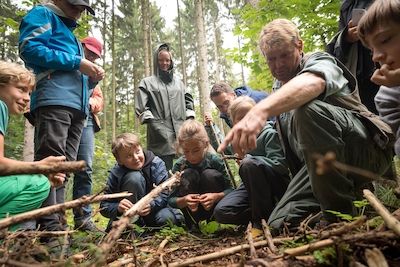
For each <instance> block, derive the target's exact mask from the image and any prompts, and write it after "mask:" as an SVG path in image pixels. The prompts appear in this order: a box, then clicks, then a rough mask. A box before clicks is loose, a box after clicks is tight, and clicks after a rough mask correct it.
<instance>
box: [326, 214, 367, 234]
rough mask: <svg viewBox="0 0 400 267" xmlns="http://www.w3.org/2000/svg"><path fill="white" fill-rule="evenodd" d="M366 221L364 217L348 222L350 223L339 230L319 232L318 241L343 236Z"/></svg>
mask: <svg viewBox="0 0 400 267" xmlns="http://www.w3.org/2000/svg"><path fill="white" fill-rule="evenodd" d="M366 220H367V217H366V216H361V217H360V218H358V219H357V220H355V221H353V222H350V223H346V224H345V225H343V226H341V227H339V228H335V229H332V230H328V231H323V232H321V235H320V239H326V238H329V237H331V236H338V235H343V234H345V233H348V232H350V231H351V230H353V229H354V228H356V227H358V226H360V225H362V224H363V223H365V222H366Z"/></svg>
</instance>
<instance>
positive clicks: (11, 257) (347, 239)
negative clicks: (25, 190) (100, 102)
mask: <svg viewBox="0 0 400 267" xmlns="http://www.w3.org/2000/svg"><path fill="white" fill-rule="evenodd" d="M384 190H385V191H384V192H386V194H389V195H390V196H383V197H387V199H386V200H383V201H384V202H386V203H385V205H386V207H387V208H388V209H389V210H390V212H389V214H392V215H393V218H396V219H397V220H399V219H400V209H399V207H400V206H399V199H396V198H395V197H394V198H393V190H392V189H384ZM375 192H376V190H375ZM388 199H392V200H393V201H395V202H393V203H389V202H387V201H388ZM361 210H362V215H363V216H359V217H354V218H347V220H346V222H342V223H338V224H334V225H330V226H328V227H327V228H321V229H319V230H316V229H312V228H310V227H308V225H307V223H308V222H307V221H305V222H304V223H303V224H302V225H301V227H299V229H298V231H297V232H296V233H293V232H292V233H291V234H290V235H289V234H284V235H280V236H275V237H273V239H272V243H273V244H274V245H275V246H276V247H274V246H271V245H270V244H271V242H267V241H265V240H267V236H268V235H265V237H264V236H263V237H259V238H256V239H255V240H251V239H250V240H249V235H248V234H247V232H248V231H246V229H245V228H244V227H237V226H231V225H219V224H217V223H215V222H210V223H208V224H206V223H204V224H202V225H200V230H199V231H195V232H193V231H191V232H188V231H186V230H185V229H184V228H182V227H178V226H168V227H164V228H162V229H144V228H140V227H137V226H134V225H129V227H128V228H129V229H130V230H129V231H127V232H125V233H124V234H123V235H121V237H120V238H119V239H118V240H117V241H116V242H115V244H114V245H113V246H112V248H111V250H110V251H109V253H107V254H104V253H103V251H102V250H101V249H100V247H101V245H102V244H103V243H104V242H106V238H105V237H106V235H105V233H101V232H98V233H85V232H80V231H74V232H72V233H70V232H65V233H60V239H64V240H67V239H69V240H70V241H71V243H70V244H71V245H70V247H69V249H65V250H61V251H56V252H54V253H53V252H52V251H51V250H49V249H48V248H47V247H46V246H44V245H42V244H41V243H40V242H39V240H40V238H39V234H38V232H26V233H24V232H14V233H13V232H5V233H4V232H3V234H5V236H3V237H4V239H3V242H0V264H1V265H2V266H76V265H79V266H171V267H172V266H290V267H293V266H370V267H372V266H374V267H378V266H400V228H399V225H398V224H397V226H396V224H395V225H391V223H390V222H389V221H386V219H385V220H383V219H382V217H381V216H378V215H377V213H376V212H375V210H374V209H372V208H371V207H370V206H369V205H368V203H367V202H364V204H363V205H362V209H361ZM360 215H361V214H360ZM364 215H365V216H364ZM68 217H70V216H68ZM343 218H344V217H343ZM94 220H95V222H96V224H97V225H98V226H100V225H103V224H104V221H99V219H96V217H95V219H94ZM397 223H398V221H397ZM131 226H132V227H131ZM387 226H389V227H387ZM396 227H397V228H396ZM389 228H392V229H393V230H391V229H389ZM396 229H397V230H396ZM396 231H397V232H396ZM252 248H253V249H252ZM275 248H276V250H275ZM198 257H202V258H198ZM382 264H386V265H382Z"/></svg>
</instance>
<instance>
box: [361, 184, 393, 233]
mask: <svg viewBox="0 0 400 267" xmlns="http://www.w3.org/2000/svg"><path fill="white" fill-rule="evenodd" d="M363 193H364V196H365V198H366V199H367V200H368V202H369V203H370V204H371V206H372V207H373V208H374V209H375V210H376V212H377V213H378V214H379V215H380V216H381V217H382V218H383V220H384V221H385V224H386V226H387V227H388V228H389V229H392V230H393V231H394V232H395V233H396V234H398V235H400V222H399V221H398V220H397V219H396V218H395V217H394V216H393V215H392V214H390V212H389V211H388V210H387V209H386V208H385V206H383V205H382V204H381V203H380V202H379V200H378V199H377V198H376V197H375V195H374V194H372V192H371V191H369V190H368V189H364V190H363Z"/></svg>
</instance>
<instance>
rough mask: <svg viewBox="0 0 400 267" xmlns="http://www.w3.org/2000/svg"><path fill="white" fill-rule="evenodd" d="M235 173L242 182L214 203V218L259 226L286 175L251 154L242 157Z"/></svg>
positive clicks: (286, 180)
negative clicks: (215, 204)
mask: <svg viewBox="0 0 400 267" xmlns="http://www.w3.org/2000/svg"><path fill="white" fill-rule="evenodd" d="M239 175H240V177H241V179H242V181H243V184H242V185H241V186H239V188H238V189H236V190H235V191H233V192H231V193H230V194H228V195H227V196H226V197H225V198H223V199H222V200H221V201H220V202H219V203H218V205H217V207H216V208H215V211H214V215H215V218H216V219H217V221H219V222H221V223H232V224H247V223H248V222H249V220H251V221H252V222H253V225H254V226H255V227H258V228H260V227H261V219H265V220H267V219H268V217H269V216H270V214H271V212H272V210H273V209H274V207H275V205H276V204H277V203H278V201H279V200H280V199H281V197H282V196H283V194H284V193H285V191H286V188H287V185H288V184H289V177H288V175H282V174H279V173H277V172H276V171H274V169H273V168H271V167H269V166H268V165H266V164H265V163H264V162H262V161H260V160H258V159H255V158H253V157H246V158H244V159H243V160H242V162H241V164H240V169H239Z"/></svg>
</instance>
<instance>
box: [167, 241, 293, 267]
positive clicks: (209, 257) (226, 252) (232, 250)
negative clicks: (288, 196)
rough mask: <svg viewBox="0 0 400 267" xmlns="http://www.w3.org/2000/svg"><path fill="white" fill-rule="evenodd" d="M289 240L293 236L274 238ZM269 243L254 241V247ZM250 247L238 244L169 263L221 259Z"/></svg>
mask: <svg viewBox="0 0 400 267" xmlns="http://www.w3.org/2000/svg"><path fill="white" fill-rule="evenodd" d="M287 240H292V238H291V237H284V238H275V239H274V240H273V242H274V244H280V243H282V242H283V241H287ZM267 243H268V242H267V240H261V241H257V242H254V247H255V248H258V247H263V246H265V245H267ZM249 248H250V246H249V245H248V244H243V245H238V246H235V247H231V248H227V249H224V250H221V251H218V252H213V253H210V254H206V255H201V256H197V257H193V258H190V259H186V260H183V261H179V262H172V263H169V264H168V267H178V266H188V265H190V264H193V263H196V262H205V261H210V260H215V259H219V258H222V257H225V256H228V255H232V254H235V253H237V252H240V251H242V250H247V249H249Z"/></svg>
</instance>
